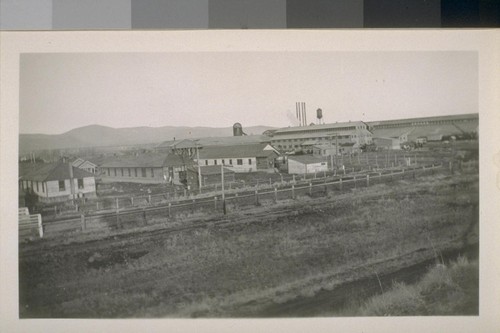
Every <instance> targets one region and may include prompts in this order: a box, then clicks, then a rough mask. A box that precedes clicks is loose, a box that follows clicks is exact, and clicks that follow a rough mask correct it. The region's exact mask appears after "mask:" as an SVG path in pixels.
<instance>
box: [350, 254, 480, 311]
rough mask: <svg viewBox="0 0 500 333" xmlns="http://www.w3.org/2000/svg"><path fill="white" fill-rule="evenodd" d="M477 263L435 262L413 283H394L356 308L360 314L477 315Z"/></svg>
mask: <svg viewBox="0 0 500 333" xmlns="http://www.w3.org/2000/svg"><path fill="white" fill-rule="evenodd" d="M478 294H479V265H478V262H477V261H472V262H469V261H468V260H467V259H466V258H464V257H459V258H458V260H457V261H456V262H454V263H451V264H449V265H446V266H445V265H442V264H440V265H437V266H435V267H433V268H432V269H431V270H429V272H428V273H427V274H426V275H425V276H424V277H423V278H422V279H421V280H420V281H419V282H418V283H416V284H415V285H405V284H403V283H395V284H394V286H393V288H392V290H390V291H388V292H385V293H383V294H381V295H378V296H374V297H373V298H371V299H370V300H369V301H368V302H366V304H365V305H364V306H363V307H362V308H361V309H360V310H359V311H358V314H359V315H362V316H424V315H434V316H446V315H478V309H479V295H478Z"/></svg>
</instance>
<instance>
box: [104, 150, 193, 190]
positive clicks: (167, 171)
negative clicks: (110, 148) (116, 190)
mask: <svg viewBox="0 0 500 333" xmlns="http://www.w3.org/2000/svg"><path fill="white" fill-rule="evenodd" d="M193 163H194V162H193V161H192V160H191V159H190V158H187V157H184V156H179V155H175V154H172V153H170V154H164V153H146V154H136V155H126V156H114V157H112V158H110V159H108V160H107V161H105V162H104V163H102V164H101V166H100V170H101V179H102V181H103V182H130V183H144V184H161V183H168V184H176V185H181V184H184V183H185V179H186V169H187V167H189V166H191V165H193Z"/></svg>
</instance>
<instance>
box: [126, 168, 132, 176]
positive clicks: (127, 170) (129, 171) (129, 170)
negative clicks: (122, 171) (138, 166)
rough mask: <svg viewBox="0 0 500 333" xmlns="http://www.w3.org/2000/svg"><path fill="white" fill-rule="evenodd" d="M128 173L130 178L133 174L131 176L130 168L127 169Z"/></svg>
mask: <svg viewBox="0 0 500 333" xmlns="http://www.w3.org/2000/svg"><path fill="white" fill-rule="evenodd" d="M127 171H128V176H129V177H130V176H131V174H130V168H127Z"/></svg>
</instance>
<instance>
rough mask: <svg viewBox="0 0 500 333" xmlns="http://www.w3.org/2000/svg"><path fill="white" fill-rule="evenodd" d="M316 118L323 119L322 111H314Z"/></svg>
mask: <svg viewBox="0 0 500 333" xmlns="http://www.w3.org/2000/svg"><path fill="white" fill-rule="evenodd" d="M316 118H318V119H321V118H323V110H321V109H317V110H316Z"/></svg>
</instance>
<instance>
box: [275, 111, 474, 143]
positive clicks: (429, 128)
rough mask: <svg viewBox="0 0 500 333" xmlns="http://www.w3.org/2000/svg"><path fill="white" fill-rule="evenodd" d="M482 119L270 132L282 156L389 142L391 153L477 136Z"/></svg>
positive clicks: (471, 116)
mask: <svg viewBox="0 0 500 333" xmlns="http://www.w3.org/2000/svg"><path fill="white" fill-rule="evenodd" d="M478 127H479V115H478V114H477V113H475V114H463V115H450V116H437V117H425V118H410V119H398V120H384V121H374V122H363V121H354V122H342V123H332V124H320V125H314V124H311V125H309V126H294V127H285V128H280V129H277V130H274V131H269V132H268V133H267V134H268V135H269V136H270V142H271V144H272V145H273V146H274V147H276V148H277V149H279V150H280V151H282V152H297V151H303V152H308V151H309V150H311V151H312V149H313V148H314V147H316V146H321V145H325V144H327V145H330V146H331V145H338V147H341V146H342V145H347V144H350V145H352V151H355V150H357V149H360V148H361V147H362V146H363V145H365V144H367V145H368V144H371V143H373V142H375V143H377V142H382V141H384V140H385V141H387V142H389V141H390V144H389V146H390V147H392V148H391V149H398V148H399V147H400V145H401V144H403V143H404V142H416V141H417V140H418V139H424V140H425V141H440V140H442V139H443V137H446V136H457V137H460V136H464V135H471V134H474V133H475V134H477V132H478Z"/></svg>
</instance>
